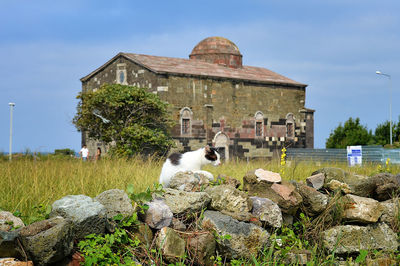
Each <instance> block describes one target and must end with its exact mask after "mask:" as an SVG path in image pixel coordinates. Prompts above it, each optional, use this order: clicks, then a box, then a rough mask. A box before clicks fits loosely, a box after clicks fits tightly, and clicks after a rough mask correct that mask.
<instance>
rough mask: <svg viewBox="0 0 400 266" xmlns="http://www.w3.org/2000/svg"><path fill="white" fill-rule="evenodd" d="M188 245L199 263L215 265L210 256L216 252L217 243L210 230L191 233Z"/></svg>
mask: <svg viewBox="0 0 400 266" xmlns="http://www.w3.org/2000/svg"><path fill="white" fill-rule="evenodd" d="M187 246H188V248H189V250H190V254H192V257H193V258H195V260H196V263H197V264H198V265H214V262H213V261H212V260H211V259H210V258H211V256H214V254H215V250H216V246H217V243H216V241H215V239H214V236H213V235H212V234H211V233H210V232H207V231H206V232H196V233H193V234H191V235H189V236H188V239H187Z"/></svg>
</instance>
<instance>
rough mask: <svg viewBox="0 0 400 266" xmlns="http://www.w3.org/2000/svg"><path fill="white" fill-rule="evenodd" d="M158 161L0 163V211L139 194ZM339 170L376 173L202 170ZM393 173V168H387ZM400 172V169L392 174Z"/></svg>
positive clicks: (237, 166)
mask: <svg viewBox="0 0 400 266" xmlns="http://www.w3.org/2000/svg"><path fill="white" fill-rule="evenodd" d="M162 163H163V162H162V161H160V160H157V159H154V158H149V159H145V160H143V159H141V158H134V159H129V160H126V159H108V160H101V161H99V162H96V163H94V162H82V161H80V160H76V159H70V158H63V157H52V156H49V157H43V158H41V159H39V160H32V159H29V158H19V159H18V160H13V161H12V162H8V161H6V160H3V161H0V209H3V210H7V211H11V212H15V211H20V212H21V213H22V214H23V215H25V216H29V215H31V214H32V212H34V210H33V206H35V205H36V206H37V205H39V204H44V205H50V204H51V203H52V202H54V201H55V200H57V199H60V198H62V197H63V196H66V195H78V194H84V195H88V196H91V197H95V196H96V195H98V194H99V193H101V192H103V191H105V190H108V189H113V188H118V189H125V188H126V187H127V185H128V184H133V185H134V188H135V190H136V192H141V191H144V190H145V189H146V188H147V187H149V186H152V184H153V183H156V182H157V181H158V177H159V174H160V171H161V167H162ZM326 166H330V167H340V168H343V169H345V170H347V171H351V172H356V173H359V174H363V175H371V174H373V173H375V172H377V166H376V165H365V166H363V167H352V168H348V167H347V166H346V164H343V163H324V164H318V163H313V162H307V163H304V162H302V163H297V162H291V163H288V164H287V165H286V166H281V165H280V163H279V162H278V161H263V160H255V161H250V162H246V161H239V160H237V161H231V162H229V163H225V164H223V165H221V166H220V167H212V166H206V167H205V169H204V170H207V171H210V172H211V173H213V174H214V176H218V175H226V176H231V177H234V178H237V179H239V180H242V178H243V176H244V175H245V173H246V172H247V171H249V170H251V169H256V168H263V169H266V170H270V171H274V172H281V173H282V175H283V178H285V179H294V180H297V181H299V180H304V179H305V178H306V177H308V176H310V175H311V173H312V172H313V171H315V170H317V169H319V168H322V167H326ZM392 171H393V169H392ZM396 171H397V173H398V172H400V171H399V167H397V168H396V169H394V172H396Z"/></svg>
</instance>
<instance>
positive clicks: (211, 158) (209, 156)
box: [204, 145, 221, 166]
mask: <svg viewBox="0 0 400 266" xmlns="http://www.w3.org/2000/svg"><path fill="white" fill-rule="evenodd" d="M204 152H205V156H204V157H205V158H206V160H207V161H208V163H211V164H212V165H213V166H218V165H220V164H221V160H220V159H221V156H220V154H219V152H218V151H217V149H216V148H214V147H210V146H209V145H207V146H206V147H205V148H204Z"/></svg>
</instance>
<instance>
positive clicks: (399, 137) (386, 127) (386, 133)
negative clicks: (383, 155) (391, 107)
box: [374, 117, 400, 145]
mask: <svg viewBox="0 0 400 266" xmlns="http://www.w3.org/2000/svg"><path fill="white" fill-rule="evenodd" d="M374 139H375V143H376V144H379V145H386V144H390V122H389V121H385V122H383V123H382V124H379V125H378V126H377V127H376V129H375V136H374ZM392 140H393V142H396V141H397V142H398V141H400V117H399V122H397V124H396V122H395V121H392Z"/></svg>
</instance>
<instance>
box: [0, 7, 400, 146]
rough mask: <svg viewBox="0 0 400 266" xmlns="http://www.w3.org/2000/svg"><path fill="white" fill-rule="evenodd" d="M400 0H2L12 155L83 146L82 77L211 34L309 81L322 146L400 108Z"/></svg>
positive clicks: (252, 59)
mask: <svg viewBox="0 0 400 266" xmlns="http://www.w3.org/2000/svg"><path fill="white" fill-rule="evenodd" d="M399 14H400V1H398V0H390V1H389V0H381V1H371V0H324V1H320V0H303V1H298V0H270V1H267V0H265V1H261V0H259V1H251V0H250V1H234V0H230V1H222V0H221V1H128V0H127V1H101V0H97V1H94V0H93V1H84V0H81V1H76V0H69V1H43V0H36V1H29V0H0V129H1V130H0V152H6V153H7V152H8V147H9V123H10V121H9V120H10V110H9V106H8V103H9V102H15V103H16V106H15V109H14V119H13V151H16V152H23V151H25V150H26V149H30V150H31V151H38V152H45V151H46V152H48V151H50V152H53V151H54V149H59V148H71V149H74V150H76V151H78V150H79V149H80V133H78V132H77V131H76V129H75V127H74V126H73V125H72V123H71V120H72V118H73V116H74V114H75V110H76V105H77V100H76V99H75V97H76V95H77V94H78V92H79V91H80V90H81V83H80V81H79V79H80V78H81V77H83V76H85V75H87V74H88V73H90V72H91V71H92V70H94V69H96V68H97V67H99V66H100V65H102V64H103V63H105V62H106V61H107V60H109V59H110V58H112V57H113V56H114V55H116V54H117V53H118V52H132V53H142V54H151V55H159V56H170V57H180V58H188V55H189V54H190V52H191V50H192V48H193V47H194V46H195V45H196V44H197V43H198V42H199V41H201V40H202V39H204V38H206V37H209V36H223V37H226V38H228V39H230V40H232V41H233V42H234V43H236V45H237V46H238V47H239V49H240V51H241V53H242V54H243V62H244V64H246V65H252V66H260V67H265V68H268V69H271V70H273V71H276V72H278V73H280V74H283V75H285V76H287V77H289V78H292V79H294V80H296V81H299V82H302V83H306V84H309V86H308V87H307V95H306V107H308V108H312V109H315V110H316V113H315V146H316V147H318V148H323V147H325V140H326V138H327V137H328V136H329V133H330V132H331V131H332V130H333V129H334V128H335V127H336V126H338V124H339V123H340V122H342V123H343V122H344V121H346V120H347V119H348V118H349V117H359V118H360V120H361V123H362V124H363V125H366V126H367V127H368V128H369V129H375V127H376V125H377V124H379V123H382V122H383V121H385V120H388V119H389V80H388V79H387V78H385V77H383V76H378V75H376V74H375V71H376V70H381V71H382V72H384V73H388V74H390V75H391V76H392V82H393V86H392V88H393V94H392V100H393V107H392V112H393V120H396V121H398V117H399V115H400V105H399V104H398V102H399V99H400V88H399V79H400V15H399Z"/></svg>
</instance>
